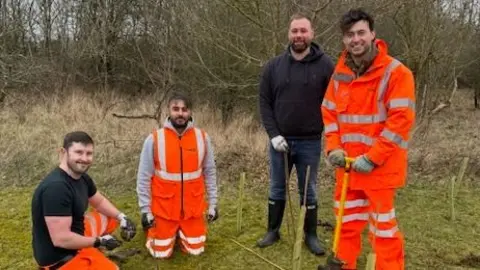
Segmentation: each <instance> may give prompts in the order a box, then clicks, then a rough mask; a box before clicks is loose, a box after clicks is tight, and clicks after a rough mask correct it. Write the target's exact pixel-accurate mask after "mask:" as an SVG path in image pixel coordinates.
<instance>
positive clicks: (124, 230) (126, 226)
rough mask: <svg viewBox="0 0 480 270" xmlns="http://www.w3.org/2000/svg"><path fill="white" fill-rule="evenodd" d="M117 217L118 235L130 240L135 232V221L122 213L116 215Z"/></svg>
mask: <svg viewBox="0 0 480 270" xmlns="http://www.w3.org/2000/svg"><path fill="white" fill-rule="evenodd" d="M117 219H118V221H119V222H120V229H121V232H120V236H122V239H123V240H125V241H130V240H132V239H133V238H134V237H135V235H136V234H137V226H136V225H135V223H134V222H133V221H132V220H131V219H129V218H128V217H127V216H126V215H125V214H123V213H122V214H120V215H118V217H117Z"/></svg>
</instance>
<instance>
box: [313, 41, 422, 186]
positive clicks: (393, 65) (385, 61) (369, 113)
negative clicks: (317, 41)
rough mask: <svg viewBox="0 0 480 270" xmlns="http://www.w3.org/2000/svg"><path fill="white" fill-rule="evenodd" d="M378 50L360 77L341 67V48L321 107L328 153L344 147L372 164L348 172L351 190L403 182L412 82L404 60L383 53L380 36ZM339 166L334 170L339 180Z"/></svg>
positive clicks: (411, 112) (411, 113) (412, 111)
mask: <svg viewBox="0 0 480 270" xmlns="http://www.w3.org/2000/svg"><path fill="white" fill-rule="evenodd" d="M375 45H376V46H377V48H378V54H377V56H376V57H375V59H374V60H373V63H372V65H371V66H370V68H369V69H368V70H367V71H366V72H365V74H363V75H362V76H360V77H357V76H356V74H355V73H354V72H353V71H352V70H351V69H350V68H349V67H347V66H346V64H345V59H346V54H347V52H346V51H344V52H343V53H342V54H341V56H340V59H339V60H338V63H337V65H336V67H335V71H334V74H333V75H332V78H331V80H330V83H329V86H328V88H327V92H326V93H325V97H324V100H323V103H322V106H321V111H322V117H323V121H324V124H325V137H326V148H325V151H326V153H327V154H328V152H330V151H332V150H334V149H343V150H345V151H346V152H347V155H348V156H349V157H357V156H359V155H362V154H366V156H367V158H368V159H369V160H370V161H372V162H373V163H374V164H375V169H374V170H373V171H372V172H371V173H369V174H363V173H358V172H355V171H352V172H351V174H350V188H351V189H385V188H397V187H401V186H404V185H405V181H406V175H407V146H408V140H409V132H410V130H411V128H412V126H413V124H414V120H415V83H414V78H413V74H412V72H411V71H410V69H408V68H407V67H406V66H405V65H403V64H402V63H401V62H400V61H398V60H397V59H394V58H393V57H391V56H389V55H388V49H387V45H386V43H385V42H384V41H383V40H378V39H377V40H376V41H375ZM342 176H343V169H337V170H336V178H337V181H341V178H342Z"/></svg>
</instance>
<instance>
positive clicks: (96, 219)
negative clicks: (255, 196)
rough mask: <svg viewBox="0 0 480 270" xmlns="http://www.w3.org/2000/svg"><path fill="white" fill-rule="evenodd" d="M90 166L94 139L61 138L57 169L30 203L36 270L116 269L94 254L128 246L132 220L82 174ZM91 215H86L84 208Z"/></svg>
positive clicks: (72, 135)
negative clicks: (117, 233) (118, 234)
mask: <svg viewBox="0 0 480 270" xmlns="http://www.w3.org/2000/svg"><path fill="white" fill-rule="evenodd" d="M92 162H93V140H92V138H91V137H90V136H89V135H88V134H87V133H85V132H82V131H75V132H71V133H68V134H67V135H65V137H64V140H63V148H62V149H61V161H60V165H59V166H58V167H56V168H55V169H53V170H52V171H51V172H50V174H49V175H48V176H46V177H45V179H43V180H42V181H41V182H40V184H39V185H38V187H37V188H36V190H35V192H34V195H33V198H32V237H33V239H32V246H33V255H34V257H35V260H36V261H37V263H38V264H39V265H40V267H39V268H40V269H45V270H55V269H61V270H69V269H71V270H76V269H105V270H114V269H118V266H117V265H116V264H115V263H114V262H112V261H110V260H109V259H108V258H107V257H106V256H105V255H104V254H103V253H102V252H101V251H100V250H99V249H97V248H100V247H101V248H106V249H108V250H112V249H114V248H116V247H118V246H120V244H121V242H120V241H119V240H117V239H116V238H115V237H114V236H112V235H111V234H112V233H113V232H114V231H115V230H116V229H117V228H118V227H120V229H121V237H122V238H123V239H124V240H126V241H130V240H131V239H132V238H133V237H134V236H135V234H136V227H135V224H134V223H133V221H132V220H130V219H129V218H128V217H127V216H126V215H125V214H123V213H122V212H120V211H119V210H118V209H117V208H116V207H115V206H114V205H113V204H112V203H111V202H110V201H109V200H108V199H106V198H105V197H104V196H103V195H102V194H101V193H100V192H99V191H97V187H96V185H95V183H94V181H93V180H92V178H90V176H89V175H88V174H87V173H86V172H87V170H88V169H89V167H90V166H91V164H92ZM89 205H90V206H91V207H92V211H89V212H87V213H85V211H86V210H87V207H88V206H89Z"/></svg>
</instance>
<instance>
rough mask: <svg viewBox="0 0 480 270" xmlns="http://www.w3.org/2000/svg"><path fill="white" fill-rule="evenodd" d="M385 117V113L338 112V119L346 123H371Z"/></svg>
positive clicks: (378, 121)
mask: <svg viewBox="0 0 480 270" xmlns="http://www.w3.org/2000/svg"><path fill="white" fill-rule="evenodd" d="M386 119H387V114H386V113H381V114H374V115H369V114H367V115H360V114H339V115H338V121H339V122H341V123H348V124H373V123H380V122H383V121H385V120H386Z"/></svg>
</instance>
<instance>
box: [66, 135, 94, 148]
mask: <svg viewBox="0 0 480 270" xmlns="http://www.w3.org/2000/svg"><path fill="white" fill-rule="evenodd" d="M75 142H77V143H82V144H85V145H87V144H93V139H92V137H90V135H88V134H87V133H86V132H84V131H73V132H70V133H67V134H66V135H65V137H64V138H63V148H65V149H67V150H68V148H70V146H72V144H73V143H75Z"/></svg>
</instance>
